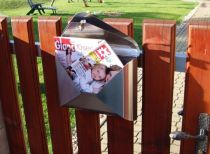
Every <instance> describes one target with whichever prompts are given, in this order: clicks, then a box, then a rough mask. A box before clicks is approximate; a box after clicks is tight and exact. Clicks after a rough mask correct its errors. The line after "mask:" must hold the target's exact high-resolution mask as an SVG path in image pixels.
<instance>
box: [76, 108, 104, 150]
mask: <svg viewBox="0 0 210 154" xmlns="http://www.w3.org/2000/svg"><path fill="white" fill-rule="evenodd" d="M76 125H77V138H78V148H79V149H78V150H79V153H80V154H83V153H85V154H100V153H101V142H100V124H99V115H98V113H94V112H89V111H81V110H76Z"/></svg>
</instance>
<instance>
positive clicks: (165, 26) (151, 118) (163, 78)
mask: <svg viewBox="0 0 210 154" xmlns="http://www.w3.org/2000/svg"><path fill="white" fill-rule="evenodd" d="M175 28H176V24H175V21H167V20H165V21H164V20H144V22H143V95H142V100H143V102H142V103H143V107H142V110H143V111H142V113H143V114H142V153H145V154H146V153H150V154H153V153H154V154H156V153H162V154H168V153H169V152H170V138H169V134H170V131H171V116H172V102H173V81H174V54H175V34H176V32H175Z"/></svg>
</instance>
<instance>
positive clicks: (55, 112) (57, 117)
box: [38, 16, 72, 154]
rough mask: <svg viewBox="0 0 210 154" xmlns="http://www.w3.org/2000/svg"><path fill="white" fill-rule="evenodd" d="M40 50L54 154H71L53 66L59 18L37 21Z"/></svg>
mask: <svg viewBox="0 0 210 154" xmlns="http://www.w3.org/2000/svg"><path fill="white" fill-rule="evenodd" d="M38 29H39V39H40V49H41V54H42V62H43V71H44V80H45V85H46V97H47V107H48V114H49V122H50V131H51V138H52V146H53V153H54V154H71V153H72V141H71V128H70V120H69V118H70V115H69V111H68V109H67V108H62V107H60V106H59V97H58V87H57V78H56V75H57V74H56V65H55V56H54V52H55V47H54V37H55V36H60V35H61V19H60V17H52V16H51V17H40V18H39V19H38Z"/></svg>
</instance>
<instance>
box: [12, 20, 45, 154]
mask: <svg viewBox="0 0 210 154" xmlns="http://www.w3.org/2000/svg"><path fill="white" fill-rule="evenodd" d="M12 30H13V36H14V43H15V51H16V57H17V64H18V71H19V78H20V85H21V92H22V98H23V106H24V112H25V119H26V126H27V132H28V138H29V145H30V151H31V153H32V154H33V153H34V154H36V153H39V154H44V153H48V148H47V142H46V136H45V127H44V119H43V110H42V102H41V96H40V86H39V78H38V71H37V62H36V50H35V43H34V35H33V21H32V18H31V17H17V18H12ZM37 143H39V144H37Z"/></svg>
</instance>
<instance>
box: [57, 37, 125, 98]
mask: <svg viewBox="0 0 210 154" xmlns="http://www.w3.org/2000/svg"><path fill="white" fill-rule="evenodd" d="M55 49H56V50H55V53H56V57H57V59H58V61H59V62H60V64H61V65H62V66H63V67H64V68H65V70H66V72H67V73H68V75H69V77H70V78H71V79H72V81H73V82H74V84H75V86H76V87H77V88H79V89H80V91H81V92H87V93H95V94H96V93H98V92H99V91H100V90H101V89H102V88H103V86H104V85H105V84H107V83H108V82H109V81H110V80H111V79H112V78H113V77H114V76H115V75H116V74H117V73H118V72H119V71H120V70H121V69H122V67H123V64H122V62H121V61H120V59H119V58H118V57H117V55H116V54H115V53H114V51H113V50H112V48H111V47H110V46H109V45H108V43H107V42H106V41H105V40H102V39H88V38H75V37H55Z"/></svg>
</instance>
